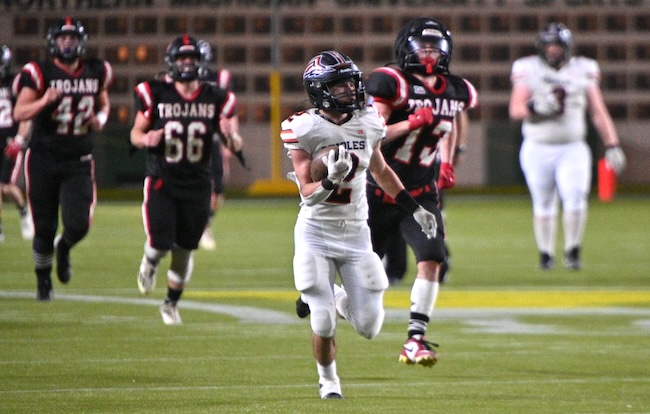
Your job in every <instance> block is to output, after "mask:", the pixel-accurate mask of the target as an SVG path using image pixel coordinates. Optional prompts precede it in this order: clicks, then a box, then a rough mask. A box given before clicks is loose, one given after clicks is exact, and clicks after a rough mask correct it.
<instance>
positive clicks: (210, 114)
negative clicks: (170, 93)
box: [158, 103, 217, 119]
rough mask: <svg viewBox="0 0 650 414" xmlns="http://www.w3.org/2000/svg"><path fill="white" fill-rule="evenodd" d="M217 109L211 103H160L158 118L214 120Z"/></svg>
mask: <svg viewBox="0 0 650 414" xmlns="http://www.w3.org/2000/svg"><path fill="white" fill-rule="evenodd" d="M216 110H217V107H216V105H215V104H209V103H184V104H182V103H159V104H158V116H159V117H160V118H161V119H165V118H179V117H182V118H214V114H215V113H216Z"/></svg>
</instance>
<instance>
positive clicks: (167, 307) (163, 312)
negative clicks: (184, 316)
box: [160, 303, 183, 325]
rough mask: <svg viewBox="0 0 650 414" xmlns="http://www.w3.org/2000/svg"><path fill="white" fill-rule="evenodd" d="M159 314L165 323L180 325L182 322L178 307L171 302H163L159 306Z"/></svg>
mask: <svg viewBox="0 0 650 414" xmlns="http://www.w3.org/2000/svg"><path fill="white" fill-rule="evenodd" d="M160 316H162V320H163V322H164V323H165V325H181V324H182V323H183V321H182V320H181V315H180V314H179V313H178V309H176V306H174V305H172V304H171V303H165V304H163V305H162V306H161V307H160Z"/></svg>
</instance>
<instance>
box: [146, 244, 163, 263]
mask: <svg viewBox="0 0 650 414" xmlns="http://www.w3.org/2000/svg"><path fill="white" fill-rule="evenodd" d="M144 255H145V256H147V259H149V260H151V261H154V262H159V261H160V259H162V258H163V257H165V256H166V255H167V250H158V249H154V248H153V247H151V246H149V245H148V244H146V243H145V245H144Z"/></svg>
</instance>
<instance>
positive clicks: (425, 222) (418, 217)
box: [413, 206, 438, 239]
mask: <svg viewBox="0 0 650 414" xmlns="http://www.w3.org/2000/svg"><path fill="white" fill-rule="evenodd" d="M413 218H414V219H415V221H416V222H417V223H418V224H419V225H420V227H422V233H424V234H426V235H427V239H433V238H434V237H436V231H438V223H437V222H436V216H434V215H433V213H432V212H430V211H428V210H425V209H424V207H422V206H420V207H418V208H417V210H415V211H414V212H413Z"/></svg>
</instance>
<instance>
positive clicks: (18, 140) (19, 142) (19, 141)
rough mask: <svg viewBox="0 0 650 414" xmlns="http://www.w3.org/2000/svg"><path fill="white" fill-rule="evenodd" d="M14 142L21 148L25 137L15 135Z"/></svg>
mask: <svg viewBox="0 0 650 414" xmlns="http://www.w3.org/2000/svg"><path fill="white" fill-rule="evenodd" d="M14 141H16V143H17V144H20V145H21V146H22V145H23V144H24V143H25V137H23V136H22V135H20V134H16V136H15V137H14Z"/></svg>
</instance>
